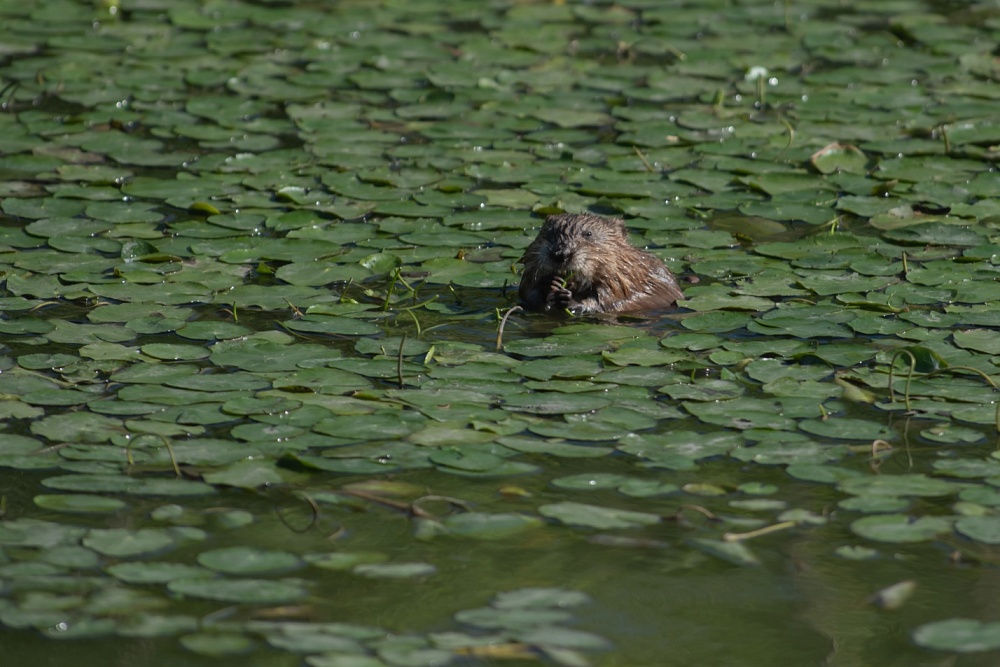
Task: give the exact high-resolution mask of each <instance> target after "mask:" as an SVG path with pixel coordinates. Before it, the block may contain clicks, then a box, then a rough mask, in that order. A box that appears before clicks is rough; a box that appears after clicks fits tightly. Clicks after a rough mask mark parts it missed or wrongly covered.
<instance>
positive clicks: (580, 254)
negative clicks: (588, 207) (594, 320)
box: [518, 213, 683, 313]
mask: <svg viewBox="0 0 1000 667" xmlns="http://www.w3.org/2000/svg"><path fill="white" fill-rule="evenodd" d="M521 261H522V262H524V273H523V274H522V275H521V286H520V288H519V290H518V292H519V294H520V297H521V303H522V304H523V305H524V307H525V308H527V309H528V310H536V311H543V312H558V311H562V310H564V309H567V308H568V309H569V310H571V311H573V312H576V313H622V312H630V311H637V310H652V309H655V308H667V307H670V306H672V305H674V304H675V303H676V302H677V299H680V298H682V297H683V294H681V290H680V288H679V287H678V286H677V281H676V280H675V279H674V276H673V274H672V273H670V270H669V269H668V268H667V267H666V266H665V265H664V264H663V262H662V261H660V259H659V258H658V257H656V256H654V255H651V254H650V253H648V252H645V251H643V250H639V249H638V248H636V247H635V246H633V245H632V244H631V243H629V240H628V231H627V230H626V229H625V223H624V222H623V221H622V220H620V219H618V218H603V217H601V216H598V215H590V214H587V213H584V214H579V215H576V214H568V213H564V214H561V215H551V216H549V217H548V218H547V219H546V220H545V224H544V225H542V229H541V230H540V231H539V232H538V236H537V237H536V238H535V240H534V241H532V242H531V245H529V246H528V249H527V250H526V251H525V252H524V257H522V258H521ZM564 281H565V286H564V284H563V283H564Z"/></svg>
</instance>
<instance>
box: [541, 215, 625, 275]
mask: <svg viewBox="0 0 1000 667" xmlns="http://www.w3.org/2000/svg"><path fill="white" fill-rule="evenodd" d="M538 236H539V238H541V239H542V241H543V243H544V244H545V251H546V252H545V254H546V256H547V257H548V260H549V262H550V264H551V266H552V267H553V268H554V270H555V273H556V274H558V275H562V276H569V275H574V276H578V277H579V278H582V279H584V280H586V278H587V277H588V276H589V275H590V274H592V273H593V270H594V266H595V264H597V263H599V262H601V261H602V257H603V256H605V255H606V254H607V253H608V250H609V248H611V247H613V246H615V245H620V244H627V243H628V233H627V232H626V230H625V223H624V222H623V221H622V220H620V219H618V218H602V217H600V216H597V215H590V214H588V213H582V214H572V213H563V214H560V215H550V216H549V217H548V218H546V219H545V224H544V225H542V229H541V231H540V232H539V234H538Z"/></svg>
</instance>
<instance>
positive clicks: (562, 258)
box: [549, 246, 573, 264]
mask: <svg viewBox="0 0 1000 667" xmlns="http://www.w3.org/2000/svg"><path fill="white" fill-rule="evenodd" d="M549 256H550V257H551V258H552V261H553V262H555V263H557V264H566V263H567V262H568V261H569V260H570V258H571V257H572V256H573V251H572V250H570V249H569V248H566V247H560V246H557V247H555V248H552V249H551V250H549Z"/></svg>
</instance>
